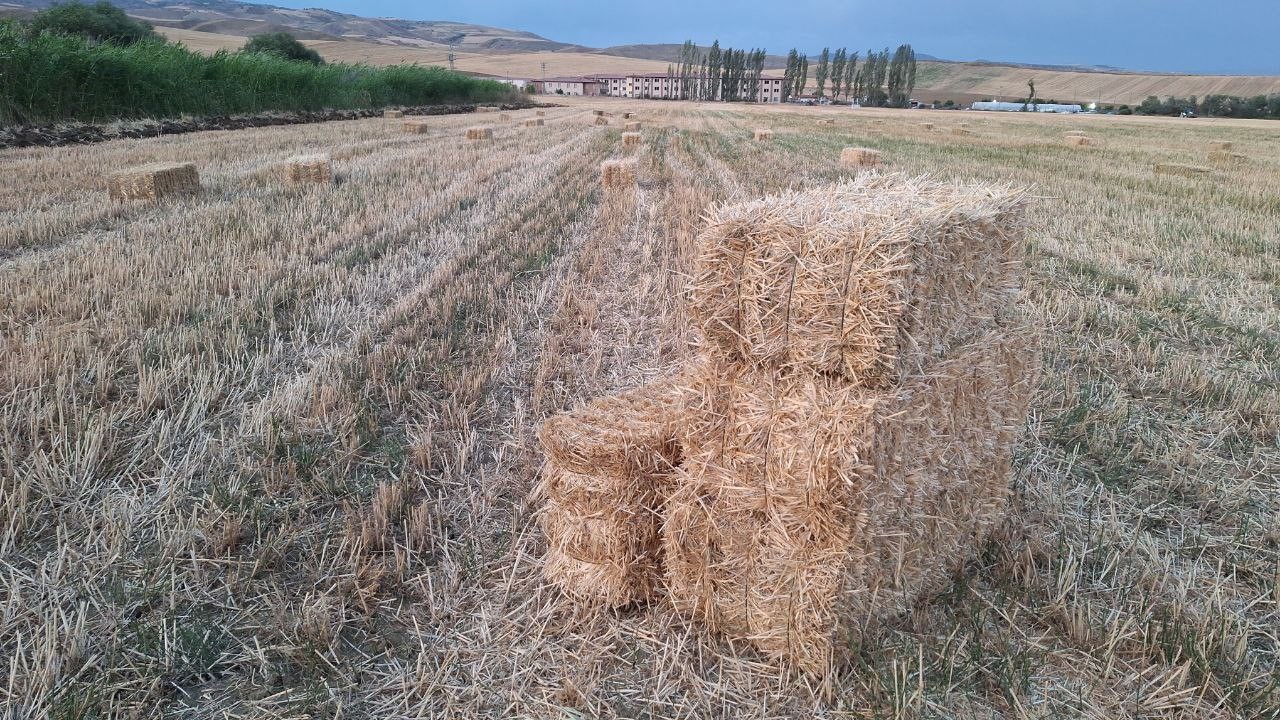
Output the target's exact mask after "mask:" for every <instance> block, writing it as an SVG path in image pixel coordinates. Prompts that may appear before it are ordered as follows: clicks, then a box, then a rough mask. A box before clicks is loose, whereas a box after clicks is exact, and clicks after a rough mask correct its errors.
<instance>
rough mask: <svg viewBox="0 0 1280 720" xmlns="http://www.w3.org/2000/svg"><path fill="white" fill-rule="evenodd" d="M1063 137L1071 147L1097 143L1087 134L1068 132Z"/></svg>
mask: <svg viewBox="0 0 1280 720" xmlns="http://www.w3.org/2000/svg"><path fill="white" fill-rule="evenodd" d="M1063 137H1064V138H1065V139H1066V141H1067V144H1068V145H1071V146H1073V147H1087V146H1090V145H1096V144H1097V143H1095V142H1094V140H1093V138H1091V137H1089V136H1088V135H1080V134H1073V133H1068V134H1066V135H1064V136H1063Z"/></svg>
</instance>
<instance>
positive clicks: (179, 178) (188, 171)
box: [107, 162, 200, 201]
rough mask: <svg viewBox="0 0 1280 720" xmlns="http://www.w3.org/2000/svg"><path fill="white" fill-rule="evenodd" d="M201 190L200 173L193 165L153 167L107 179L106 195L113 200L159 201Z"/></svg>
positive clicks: (161, 165)
mask: <svg viewBox="0 0 1280 720" xmlns="http://www.w3.org/2000/svg"><path fill="white" fill-rule="evenodd" d="M199 190H200V173H199V172H197V171H196V166H195V165H194V164H193V163H166V162H159V163H151V164H149V165H139V166H138V167H132V168H128V169H127V170H121V171H119V172H115V173H112V174H110V175H108V176H107V195H108V196H110V197H111V199H112V200H122V201H123V200H159V199H160V198H162V197H165V196H168V195H181V194H186V193H194V192H197V191H199Z"/></svg>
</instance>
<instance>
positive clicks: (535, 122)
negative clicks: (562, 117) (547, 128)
mask: <svg viewBox="0 0 1280 720" xmlns="http://www.w3.org/2000/svg"><path fill="white" fill-rule="evenodd" d="M542 124H543V123H542V118H529V119H528V120H525V121H524V126H525V127H542Z"/></svg>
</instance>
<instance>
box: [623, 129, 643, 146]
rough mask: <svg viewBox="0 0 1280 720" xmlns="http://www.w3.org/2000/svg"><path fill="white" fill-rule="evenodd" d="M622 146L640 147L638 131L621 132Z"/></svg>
mask: <svg viewBox="0 0 1280 720" xmlns="http://www.w3.org/2000/svg"><path fill="white" fill-rule="evenodd" d="M622 147H626V148H633V147H640V133H638V132H624V133H622Z"/></svg>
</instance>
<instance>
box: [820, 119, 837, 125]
mask: <svg viewBox="0 0 1280 720" xmlns="http://www.w3.org/2000/svg"><path fill="white" fill-rule="evenodd" d="M818 124H819V125H835V124H836V121H835V120H834V119H833V118H824V119H822V120H819V121H818Z"/></svg>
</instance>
